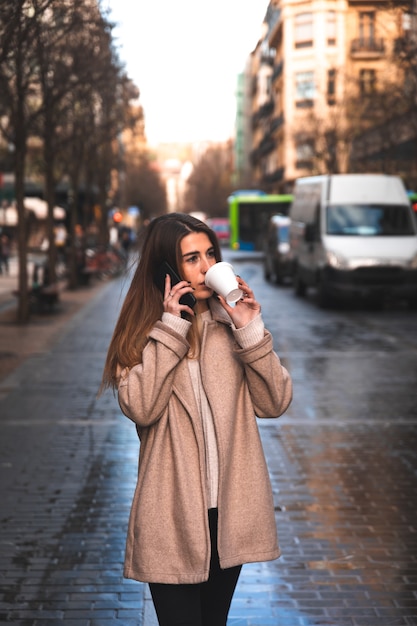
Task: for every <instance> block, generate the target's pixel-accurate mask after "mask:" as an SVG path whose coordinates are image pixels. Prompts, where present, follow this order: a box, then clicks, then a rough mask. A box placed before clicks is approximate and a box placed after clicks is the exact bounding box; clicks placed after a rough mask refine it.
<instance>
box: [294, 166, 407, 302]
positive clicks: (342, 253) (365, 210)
mask: <svg viewBox="0 0 417 626" xmlns="http://www.w3.org/2000/svg"><path fill="white" fill-rule="evenodd" d="M293 195H294V199H293V202H292V204H291V207H290V212H289V216H290V218H291V226H290V245H291V252H292V256H293V282H294V286H295V291H296V294H297V295H299V296H302V295H304V294H305V291H306V288H307V287H309V286H314V287H316V288H317V290H318V298H319V303H320V304H321V305H322V306H326V305H328V304H330V303H331V302H332V301H333V300H334V299H335V297H338V298H339V299H340V297H347V298H353V297H356V296H359V297H365V298H367V299H370V300H371V301H373V302H374V303H375V304H380V303H382V302H383V300H384V298H385V297H387V296H393V297H395V298H401V299H403V298H405V299H406V300H407V301H408V302H409V304H410V305H411V306H416V305H417V222H416V220H415V218H414V216H413V211H412V209H411V204H410V201H409V198H408V196H407V193H406V190H405V187H404V184H403V183H402V181H401V179H400V178H399V177H397V176H386V175H384V174H334V175H326V176H312V177H307V178H299V179H298V180H296V182H295V186H294V192H293Z"/></svg>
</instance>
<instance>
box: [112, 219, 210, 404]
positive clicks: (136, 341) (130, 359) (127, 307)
mask: <svg viewBox="0 0 417 626" xmlns="http://www.w3.org/2000/svg"><path fill="white" fill-rule="evenodd" d="M192 232H197V233H200V232H201V233H205V234H206V235H207V236H208V238H209V239H210V242H211V244H212V246H213V248H214V254H215V258H216V261H221V251H220V246H219V242H218V240H217V237H216V234H215V233H214V231H212V230H211V228H209V227H208V226H207V224H205V223H204V222H202V221H200V220H198V219H196V218H195V217H193V216H192V215H188V214H186V213H168V214H167V215H162V216H160V217H157V218H155V219H154V220H152V221H151V222H150V224H149V225H148V226H147V227H146V231H145V233H144V241H143V245H142V247H141V253H140V259H139V263H138V265H137V268H136V271H135V273H134V276H133V278H132V282H131V284H130V287H129V290H128V292H127V294H126V297H125V300H124V302H123V305H122V308H121V311H120V315H119V319H118V320H117V323H116V326H115V329H114V332H113V337H112V339H111V341H110V345H109V349H108V352H107V358H106V362H105V365H104V371H103V378H102V383H101V387H100V392H101V391H103V390H104V389H106V388H108V387H112V388H113V390H114V389H116V388H117V385H118V376H119V373H120V370H121V369H123V368H125V367H133V366H134V365H137V364H138V363H141V361H142V351H143V348H144V347H145V344H146V342H147V338H148V335H149V333H150V331H151V329H152V328H153V326H154V325H155V322H156V321H157V320H160V319H161V317H162V313H163V295H162V293H161V291H160V289H159V288H158V287H157V285H156V283H155V280H154V276H155V272H156V271H157V269H158V268H159V266H160V265H161V264H162V263H163V261H168V263H169V264H170V265H171V266H172V267H173V268H174V269H175V270H176V272H177V274H178V275H179V276H181V241H182V239H183V238H184V237H185V236H186V235H189V234H190V233H192ZM195 341H196V333H195V332H191V333H190V343H191V347H192V348H193V347H194V348H195V346H193V343H194V342H195Z"/></svg>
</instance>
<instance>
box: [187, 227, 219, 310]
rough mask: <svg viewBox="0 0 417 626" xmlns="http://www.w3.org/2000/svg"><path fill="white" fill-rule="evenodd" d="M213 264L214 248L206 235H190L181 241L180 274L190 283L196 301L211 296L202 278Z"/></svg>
mask: <svg viewBox="0 0 417 626" xmlns="http://www.w3.org/2000/svg"><path fill="white" fill-rule="evenodd" d="M215 263H216V257H215V252H214V248H213V245H212V243H211V241H210V239H209V238H208V236H207V235H206V233H190V234H189V235H186V236H185V237H184V238H183V239H182V240H181V274H182V275H183V276H184V280H188V281H190V283H191V287H193V288H194V291H193V294H194V296H195V298H196V300H206V299H207V298H209V297H210V296H211V295H212V294H213V290H212V289H209V287H206V285H205V284H204V277H205V275H206V272H207V270H208V269H209V267H211V266H212V265H214V264H215Z"/></svg>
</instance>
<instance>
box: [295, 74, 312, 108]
mask: <svg viewBox="0 0 417 626" xmlns="http://www.w3.org/2000/svg"><path fill="white" fill-rule="evenodd" d="M314 96H315V86H314V72H297V73H296V75H295V101H296V106H297V107H299V108H302V107H311V106H313V100H314Z"/></svg>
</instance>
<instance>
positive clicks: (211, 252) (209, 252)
mask: <svg viewBox="0 0 417 626" xmlns="http://www.w3.org/2000/svg"><path fill="white" fill-rule="evenodd" d="M207 256H208V257H210V259H212V258H214V257H215V256H216V255H215V252H214V248H213V249H212V250H209V251H208V253H207Z"/></svg>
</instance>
